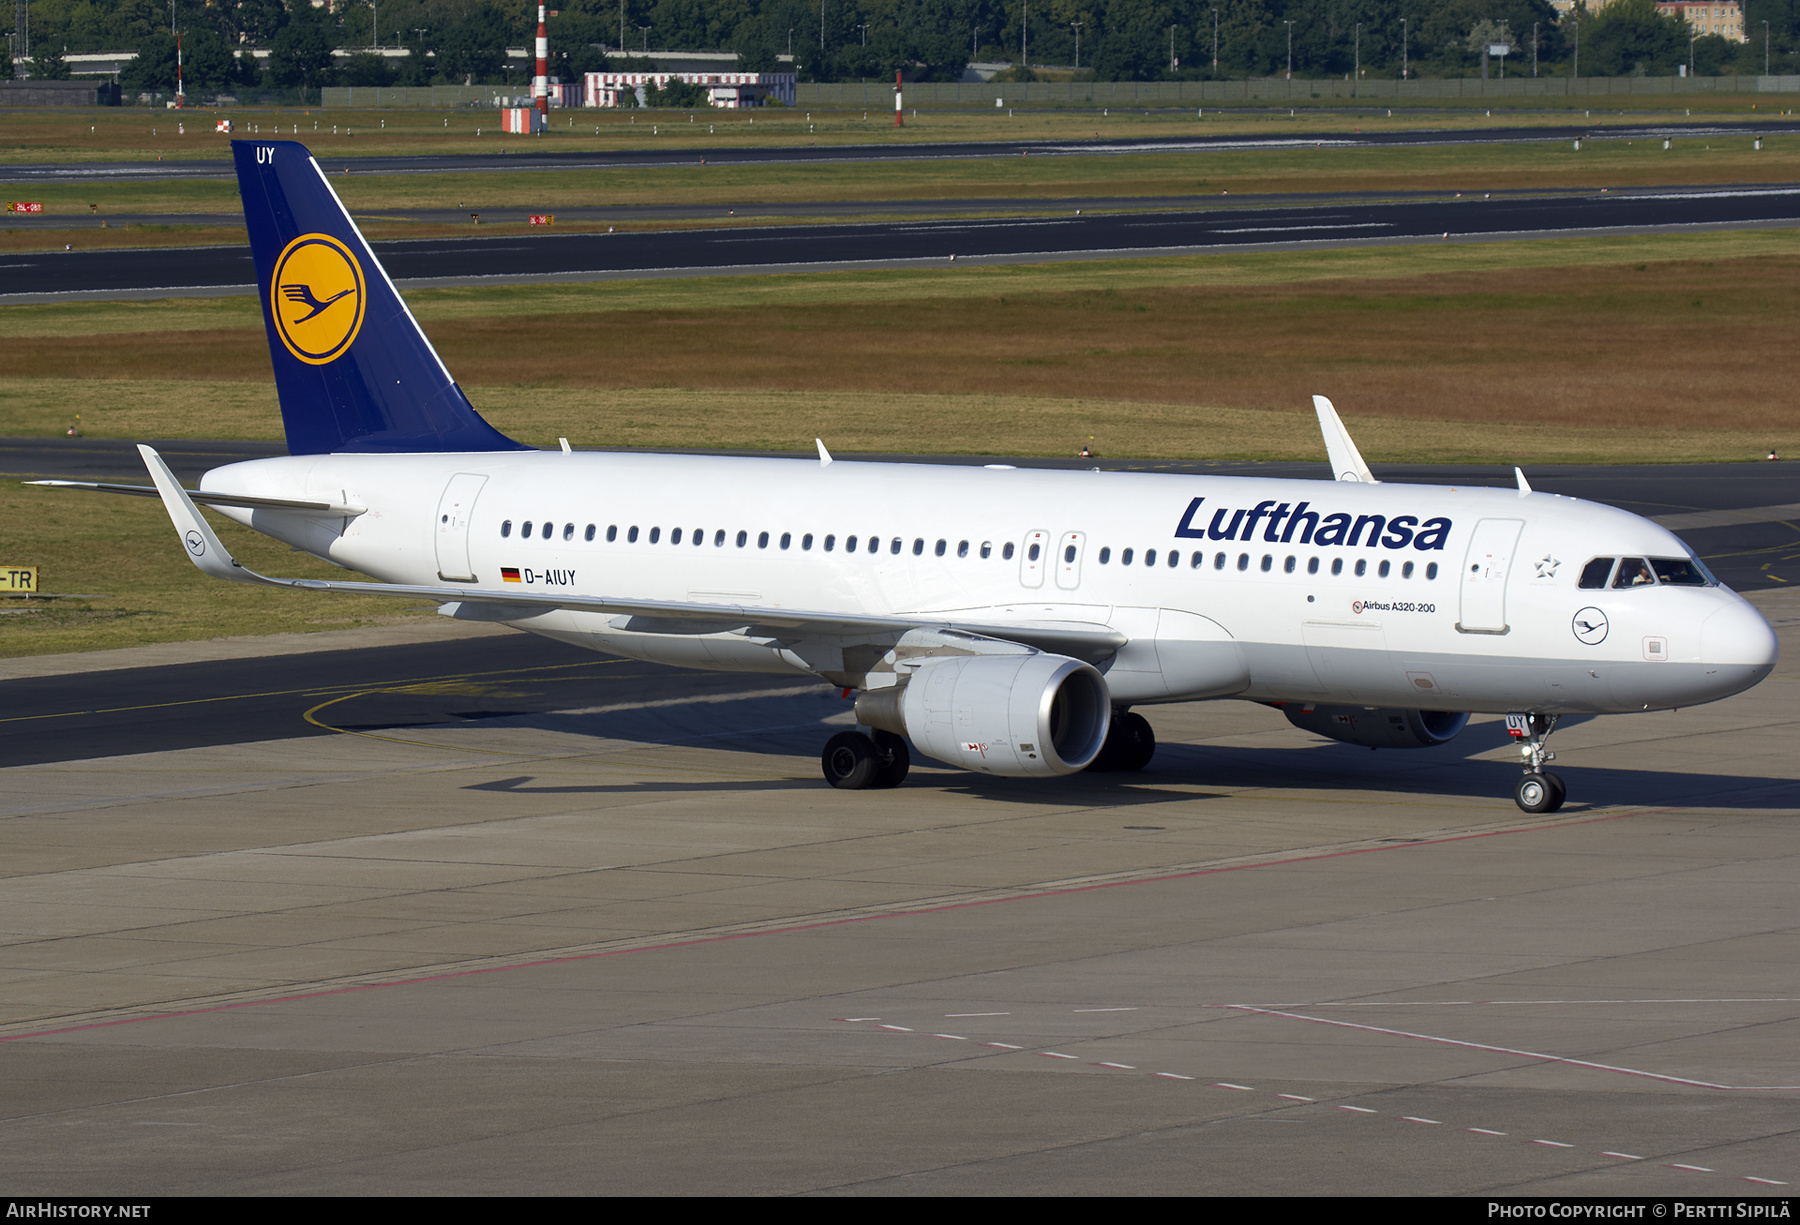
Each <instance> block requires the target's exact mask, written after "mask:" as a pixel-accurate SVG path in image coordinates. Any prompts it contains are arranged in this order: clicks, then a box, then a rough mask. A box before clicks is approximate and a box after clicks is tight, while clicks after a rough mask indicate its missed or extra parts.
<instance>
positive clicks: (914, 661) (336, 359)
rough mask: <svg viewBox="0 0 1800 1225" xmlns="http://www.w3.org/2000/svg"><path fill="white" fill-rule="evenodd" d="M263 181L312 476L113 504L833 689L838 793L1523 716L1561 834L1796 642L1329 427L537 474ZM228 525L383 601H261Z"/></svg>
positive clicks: (567, 626)
mask: <svg viewBox="0 0 1800 1225" xmlns="http://www.w3.org/2000/svg"><path fill="white" fill-rule="evenodd" d="M233 149H234V153H235V156H236V162H237V174H238V182H239V186H240V189H241V191H242V194H243V201H244V216H245V220H246V222H247V224H248V228H249V233H250V242H251V247H252V249H253V253H254V255H255V260H256V269H257V278H258V283H259V286H260V291H261V296H262V307H263V317H264V321H265V323H266V325H267V329H268V337H269V353H270V357H271V360H272V362H273V364H274V372H275V382H276V386H277V389H278V391H279V393H280V400H281V412H282V420H283V423H284V426H285V428H286V433H287V442H288V449H289V451H290V453H291V454H290V455H288V456H287V457H284V458H278V459H262V460H254V461H251V462H248V463H238V464H230V465H227V466H226V467H222V468H217V469H214V470H213V471H211V472H209V473H207V474H206V475H205V477H204V478H203V479H202V480H201V482H200V488H199V489H198V490H184V489H183V488H182V487H181V486H180V484H179V483H178V482H177V481H176V480H175V478H174V476H173V475H172V473H171V472H170V470H169V467H168V465H167V464H166V463H165V462H164V461H163V460H162V458H161V457H160V456H159V455H157V453H156V452H155V451H153V450H151V449H150V448H148V447H142V448H140V450H141V451H142V453H143V457H144V460H145V463H146V464H147V465H148V467H149V470H150V474H151V477H152V479H153V481H154V487H131V486H105V487H104V488H109V489H113V490H116V491H119V492H137V493H145V494H152V493H153V494H155V495H158V496H160V497H161V498H162V501H163V504H164V506H165V507H166V509H167V510H168V513H169V516H170V518H171V519H172V520H173V522H174V524H175V528H176V531H177V534H178V535H179V536H180V538H181V541H182V546H183V547H184V548H185V549H186V550H187V552H188V554H189V556H190V557H191V558H192V560H193V562H194V564H195V565H196V566H198V567H199V568H200V569H201V570H202V571H204V572H205V573H207V574H209V575H212V576H213V577H215V578H220V579H227V580H230V581H234V582H245V583H268V584H275V585H278V586H286V587H295V588H302V589H306V590H314V591H357V592H365V593H370V592H372V593H385V594H390V595H395V596H405V597H411V598H418V597H421V596H423V597H427V598H430V599H434V600H438V601H440V602H441V604H442V611H443V612H444V613H446V614H447V615H450V616H454V617H460V618H465V619H472V620H480V621H492V622H499V623H502V624H505V625H509V626H514V627H516V628H518V629H522V630H527V631H530V632H532V633H536V634H543V635H546V636H548V637H551V638H556V639H560V640H562V641H565V642H568V643H570V644H572V645H574V646H579V647H585V648H589V649H592V650H597V651H605V652H608V653H611V654H616V655H621V656H627V657H631V658H636V659H646V660H655V661H659V662H663V663H669V664H677V665H682V666H685V667H693V668H712V669H724V670H730V671H743V672H778V673H803V674H809V675H812V676H817V677H822V678H824V679H826V680H828V681H830V682H831V683H832V684H833V685H837V686H841V687H843V688H844V689H846V690H853V691H855V692H856V693H857V697H856V703H855V709H856V714H857V717H858V720H859V722H860V725H861V726H860V727H859V728H858V730H855V731H845V732H841V733H839V734H837V735H835V736H833V737H832V738H831V739H830V740H829V741H828V742H827V743H826V744H825V745H824V748H823V753H822V756H821V761H822V766H823V770H824V774H825V777H826V779H827V780H828V781H829V782H830V783H832V784H833V785H834V786H838V787H847V788H860V787H891V786H895V785H897V784H899V783H900V782H901V781H902V779H904V777H905V776H906V772H907V768H908V764H909V762H910V753H911V752H912V751H917V752H920V753H923V754H925V755H926V756H928V757H932V758H935V759H937V760H938V761H942V762H946V763H948V764H950V765H952V766H957V767H962V768H965V769H968V770H975V771H981V772H984V773H987V774H994V775H1005V776H1012V777H1051V776H1057V775H1068V774H1073V773H1075V772H1076V771H1080V770H1130V769H1139V768H1142V767H1143V766H1144V765H1145V764H1147V763H1148V761H1149V760H1150V756H1151V754H1152V752H1153V751H1154V749H1155V741H1154V738H1153V735H1152V732H1151V729H1150V724H1149V723H1148V721H1146V720H1145V719H1144V717H1143V716H1142V715H1141V714H1139V713H1138V708H1143V707H1147V706H1154V705H1156V704H1159V703H1167V702H1187V701H1194V700H1199V699H1215V698H1240V699H1247V700H1249V701H1255V702H1263V703H1267V704H1269V705H1271V706H1275V707H1278V708H1280V709H1281V711H1282V712H1283V713H1284V714H1285V715H1286V716H1287V717H1288V719H1290V720H1291V721H1292V722H1293V723H1294V724H1295V725H1296V726H1298V727H1301V728H1304V729H1306V730H1308V731H1312V732H1316V733H1319V734H1321V735H1324V736H1329V737H1332V738H1334V739H1337V740H1341V741H1345V742H1348V743H1351V744H1358V745H1366V746H1369V747H1372V748H1407V747H1422V746H1429V745H1436V744H1441V743H1443V742H1444V741H1446V740H1448V739H1450V738H1451V737H1452V736H1455V735H1456V734H1457V733H1458V732H1459V731H1461V730H1462V729H1463V727H1464V725H1465V724H1467V722H1468V720H1469V715H1470V713H1471V712H1477V711H1480V712H1491V713H1498V714H1504V715H1505V716H1506V717H1507V723H1508V726H1509V729H1510V730H1511V731H1512V733H1513V735H1514V736H1515V737H1516V738H1517V739H1518V740H1519V741H1520V749H1521V755H1522V765H1523V770H1522V773H1521V777H1520V779H1519V781H1518V785H1517V787H1516V790H1515V795H1514V798H1515V800H1516V801H1517V803H1518V804H1519V806H1520V807H1521V808H1523V809H1525V810H1526V811H1529V812H1549V811H1554V810H1555V809H1557V808H1558V807H1560V806H1561V804H1562V802H1563V799H1564V795H1565V788H1564V784H1563V781H1562V780H1561V779H1560V778H1559V777H1558V776H1557V775H1556V774H1554V773H1551V772H1550V771H1549V770H1547V769H1546V768H1545V767H1546V765H1547V764H1548V762H1549V761H1550V760H1551V759H1552V757H1553V755H1552V754H1551V753H1549V752H1548V751H1547V750H1546V748H1545V740H1546V738H1547V737H1548V736H1549V735H1550V733H1551V731H1552V730H1553V729H1554V728H1555V726H1556V721H1557V719H1558V717H1559V716H1562V715H1566V714H1575V713H1581V714H1599V713H1614V712H1621V713H1622V712H1631V711H1645V710H1660V709H1667V708H1671V707H1681V706H1693V705H1697V704H1699V703H1702V702H1710V701H1714V700H1717V699H1719V698H1723V697H1728V696H1730V695H1731V694H1734V693H1739V692H1741V691H1743V690H1745V689H1748V688H1749V687H1750V686H1752V685H1755V684H1756V683H1757V682H1758V681H1760V680H1762V679H1763V678H1764V677H1765V676H1767V675H1768V674H1769V671H1770V669H1771V668H1772V667H1773V666H1774V664H1775V659H1776V643H1775V635H1774V633H1773V631H1772V630H1771V629H1770V627H1769V625H1768V623H1767V622H1766V621H1765V620H1764V619H1763V618H1762V616H1761V615H1760V614H1759V613H1758V612H1757V611H1756V610H1755V609H1754V608H1752V607H1751V606H1750V605H1749V604H1748V603H1746V602H1745V601H1744V600H1743V599H1742V598H1741V597H1739V596H1738V595H1737V594H1736V593H1734V592H1732V591H1731V590H1729V589H1727V588H1725V587H1723V586H1721V585H1720V584H1719V583H1718V582H1717V581H1716V580H1715V579H1714V578H1713V576H1712V575H1711V574H1710V573H1709V572H1708V571H1707V569H1706V567H1705V566H1704V565H1703V564H1701V562H1700V560H1699V558H1697V557H1696V556H1695V555H1694V554H1693V553H1692V551H1690V550H1689V549H1688V548H1687V547H1686V546H1685V545H1684V544H1683V543H1682V542H1681V541H1680V540H1679V539H1677V538H1676V537H1675V536H1674V535H1672V534H1671V533H1669V532H1668V531H1666V530H1665V529H1663V528H1661V527H1658V526H1657V525H1656V524H1653V523H1650V522H1648V521H1647V520H1644V519H1642V518H1639V517H1637V516H1636V515H1631V514H1627V513H1626V512H1624V511H1621V510H1616V509H1613V508H1611V507H1608V506H1603V505H1597V504H1594V503H1589V502H1583V501H1579V500H1576V499H1572V498H1565V497H1557V496H1552V495H1548V494H1542V493H1535V492H1533V491H1532V490H1531V489H1530V487H1529V486H1528V484H1527V483H1526V481H1525V478H1524V477H1523V475H1520V476H1519V477H1518V485H1517V488H1516V489H1483V488H1476V489H1468V488H1446V487H1436V486H1424V485H1394V484H1381V483H1378V482H1377V481H1375V480H1374V478H1373V477H1372V476H1371V475H1370V473H1369V470H1368V468H1367V466H1366V465H1365V464H1364V463H1363V460H1362V457H1361V456H1360V455H1359V454H1358V453H1357V450H1356V447H1355V445H1354V444H1353V443H1352V442H1351V441H1350V439H1349V436H1348V435H1347V434H1346V433H1345V431H1344V429H1343V426H1342V424H1341V423H1340V421H1339V419H1338V416H1337V413H1336V412H1335V411H1334V410H1333V408H1332V406H1331V405H1330V403H1329V402H1327V401H1325V400H1324V399H1322V398H1319V399H1316V400H1315V408H1316V410H1317V412H1318V416H1319V421H1320V425H1321V428H1322V429H1323V431H1324V434H1325V442H1326V449H1327V452H1328V454H1329V456H1330V459H1331V463H1332V469H1333V473H1334V475H1335V477H1336V479H1334V480H1328V481H1297V480H1264V479H1259V478H1242V477H1192V476H1166V475H1143V474H1130V473H1110V472H1068V471H1045V470H1026V469H1018V468H1014V467H1011V466H1007V465H990V466H988V467H985V468H983V467H949V466H931V465H924V464H866V463H850V462H833V460H832V458H831V456H830V454H829V453H828V452H827V451H826V449H825V446H824V444H823V443H820V444H819V447H818V459H817V460H816V461H815V460H811V459H808V460H804V461H801V460H790V459H744V458H724V457H701V456H681V455H646V454H608V453H598V452H573V451H570V450H569V449H568V448H567V446H566V444H565V446H564V448H563V449H562V450H560V451H540V450H536V449H534V448H529V447H526V446H524V445H522V444H520V443H517V442H515V441H513V440H512V439H510V438H507V437H505V436H504V435H502V434H500V433H499V432H498V431H496V430H495V429H494V428H493V427H492V426H490V425H489V424H488V423H487V422H486V421H484V420H483V419H482V418H481V417H480V416H479V415H478V414H477V413H476V412H475V410H474V408H473V407H471V405H470V404H469V402H468V400H467V399H466V398H465V397H464V395H463V393H462V391H461V389H460V388H458V387H457V385H456V383H455V381H454V380H453V379H452V378H451V377H450V374H449V372H448V371H447V370H446V369H445V368H444V365H443V363H442V362H441V361H440V360H439V359H438V356H437V353H436V352H435V351H434V350H433V349H432V347H431V344H430V342H429V341H428V340H427V339H426V337H425V334H424V332H423V331H422V330H421V329H420V327H419V325H418V323H417V322H416V321H415V320H414V319H413V317H412V314H411V312H410V311H408V309H407V307H406V304H405V302H404V301H403V300H402V299H401V297H400V295H399V293H398V292H397V291H396V290H395V288H394V286H393V283H392V282H391V281H390V280H389V279H388V277H387V274H386V272H385V271H383V269H382V267H381V265H380V264H379V263H378V262H377V261H376V259H375V257H374V255H373V254H372V253H371V251H370V249H369V245H368V243H367V242H366V241H364V239H363V236H362V234H361V233H360V232H359V231H358V229H357V228H356V226H355V224H354V223H353V222H352V221H351V219H350V216H349V214H348V213H347V212H346V211H345V209H344V207H343V205H342V203H341V202H340V201H339V200H338V198H337V195H336V193H335V192H334V191H333V190H332V189H331V186H330V184H329V183H328V182H327V181H326V179H325V176H324V174H323V173H322V172H321V171H320V169H319V166H318V164H317V162H315V161H314V160H313V158H312V157H311V155H310V154H309V153H308V152H307V150H306V149H305V148H304V147H303V146H301V145H299V144H296V143H292V142H282V141H276V142H268V141H239V142H234V146H233ZM42 483H50V484H79V483H72V482H42ZM82 487H86V488H102V486H95V485H85V486H82ZM196 504H203V505H208V506H211V507H213V508H215V509H216V510H217V511H219V512H220V513H221V514H224V515H225V516H227V517H229V518H231V519H233V520H236V521H237V522H238V523H241V524H244V525H245V526H247V527H250V528H252V529H254V530H256V531H258V532H262V533H264V534H265V535H268V536H272V537H274V538H276V539H278V540H281V541H285V542H286V543H288V544H290V545H292V546H294V547H296V548H298V549H302V550H304V551H306V552H308V553H311V554H314V555H316V556H318V557H322V558H325V559H327V560H329V561H332V562H336V563H338V564H340V565H342V566H346V567H349V568H351V569H354V570H358V571H361V572H362V573H364V574H368V575H372V576H374V577H375V578H377V579H379V580H380V581H378V582H373V583H368V582H328V581H314V580H301V579H280V578H271V577H266V576H264V575H260V574H256V573H254V572H252V571H250V570H247V569H245V568H244V567H242V566H240V565H239V564H238V563H237V562H236V561H235V560H234V559H233V558H232V556H231V555H230V553H229V552H227V551H226V549H225V547H224V545H223V544H221V543H220V541H219V538H218V537H217V535H215V534H214V532H213V529H212V528H211V526H210V525H209V524H208V522H207V520H206V519H205V518H204V517H203V516H202V515H201V514H200V512H199V511H198V510H197V509H196ZM909 742H910V748H909Z"/></svg>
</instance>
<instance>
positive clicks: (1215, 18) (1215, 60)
mask: <svg viewBox="0 0 1800 1225" xmlns="http://www.w3.org/2000/svg"><path fill="white" fill-rule="evenodd" d="M1218 71H1219V10H1218V9H1214V10H1213V74H1214V75H1215V76H1216V75H1218Z"/></svg>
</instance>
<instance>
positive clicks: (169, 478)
mask: <svg viewBox="0 0 1800 1225" xmlns="http://www.w3.org/2000/svg"><path fill="white" fill-rule="evenodd" d="M138 454H139V455H141V456H143V458H144V467H146V468H148V469H149V470H150V479H151V480H153V481H155V482H156V492H157V493H159V494H161V495H162V502H163V509H164V510H166V511H168V512H169V519H170V521H171V522H173V523H174V524H175V534H176V535H177V536H179V537H181V544H182V547H183V548H185V549H186V550H187V555H188V557H189V558H190V559H191V560H192V561H193V563H194V565H196V566H198V567H199V568H200V571H201V573H203V574H210V575H211V576H212V577H214V578H222V579H227V580H229V581H231V582H234V583H256V582H261V581H262V578H261V576H260V575H255V574H252V573H251V572H250V571H248V570H245V569H244V568H243V567H242V566H240V565H238V563H237V560H236V559H235V558H233V557H232V556H231V554H230V553H229V552H227V551H226V548H225V546H224V545H222V544H220V543H219V538H218V537H217V536H215V535H214V534H213V530H212V525H211V524H209V523H207V521H206V520H205V519H204V518H203V517H202V516H201V514H200V512H199V511H198V510H196V509H195V508H194V503H193V500H192V499H191V498H189V497H188V496H187V491H186V490H185V489H183V488H182V487H181V482H180V481H178V480H176V479H175V474H174V473H173V472H171V471H169V465H168V464H167V463H166V462H165V461H164V460H163V457H162V456H160V455H158V454H157V453H156V452H155V450H153V449H152V448H150V447H146V446H144V445H143V444H142V443H140V444H138Z"/></svg>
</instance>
